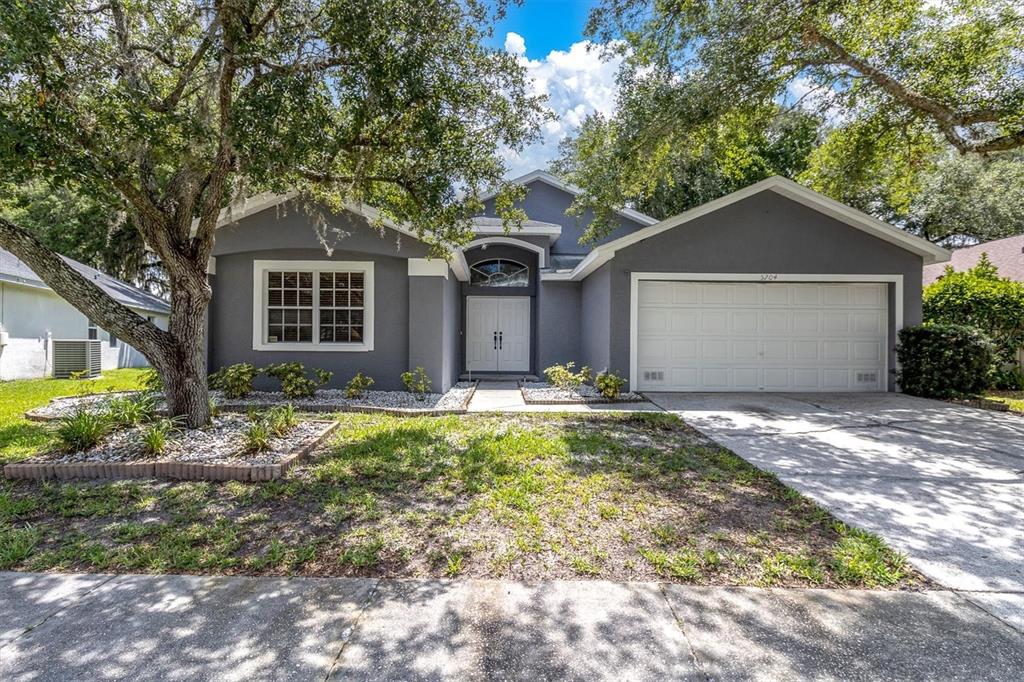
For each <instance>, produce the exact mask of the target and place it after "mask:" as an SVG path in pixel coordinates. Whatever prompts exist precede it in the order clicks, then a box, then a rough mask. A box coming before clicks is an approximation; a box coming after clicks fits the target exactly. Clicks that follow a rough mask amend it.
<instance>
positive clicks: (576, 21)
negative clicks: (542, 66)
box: [491, 0, 597, 59]
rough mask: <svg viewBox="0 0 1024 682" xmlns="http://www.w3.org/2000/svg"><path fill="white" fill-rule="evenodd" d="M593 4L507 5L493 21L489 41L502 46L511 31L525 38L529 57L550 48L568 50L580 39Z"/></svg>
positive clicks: (536, 0)
mask: <svg viewBox="0 0 1024 682" xmlns="http://www.w3.org/2000/svg"><path fill="white" fill-rule="evenodd" d="M596 4H597V3H596V2H591V1H590V0H526V2H524V3H523V4H522V5H520V6H518V7H517V6H516V5H511V6H510V7H509V9H508V14H507V15H506V16H505V18H504V19H503V20H502V21H501V22H499V23H498V24H496V25H495V28H494V38H493V40H492V41H491V45H492V47H502V46H503V45H504V44H505V34H506V33H508V32H509V31H512V32H514V33H518V34H519V35H521V36H523V38H525V39H526V48H527V49H526V56H527V57H529V58H530V59H541V58H543V57H545V56H546V55H547V54H548V53H549V52H551V51H552V50H568V49H569V47H570V46H571V45H572V44H573V43H575V42H578V41H580V40H583V25H584V24H585V23H586V22H587V15H588V14H589V12H590V8H591V7H593V6H594V5H596Z"/></svg>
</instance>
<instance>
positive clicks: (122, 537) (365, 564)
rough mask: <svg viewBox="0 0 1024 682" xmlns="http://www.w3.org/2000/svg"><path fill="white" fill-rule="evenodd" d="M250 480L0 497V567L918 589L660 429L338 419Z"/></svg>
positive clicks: (600, 421)
mask: <svg viewBox="0 0 1024 682" xmlns="http://www.w3.org/2000/svg"><path fill="white" fill-rule="evenodd" d="M339 418H340V420H341V428H340V429H339V430H338V431H337V434H338V435H337V436H336V437H335V438H334V440H333V441H331V442H330V444H329V445H327V446H325V447H324V448H322V449H321V451H320V452H319V454H318V455H317V457H316V458H315V459H314V460H313V461H311V462H309V463H306V464H304V465H302V466H299V467H297V468H296V469H293V470H292V473H290V474H289V477H288V478H287V479H284V480H280V481H270V482H265V483H237V482H227V483H185V482H166V481H147V482H119V483H107V484H90V483H72V484H57V483H36V482H28V481H5V482H3V483H0V569H11V568H13V569H22V570H69V571H72V570H75V571H81V570H87V571H88V570H92V571H133V572H139V571H143V572H145V571H152V572H161V571H163V572H198V573H247V574H300V575H362V576H389V577H402V576H459V577H493V578H499V577H500V578H510V579H523V580H540V579H561V578H587V577H595V578H605V579H611V580H669V581H679V582H690V583H698V584H742V585H818V586H826V587H829V586H858V587H863V586H869V587H870V586H895V587H908V586H914V585H921V584H923V582H922V580H923V579H921V578H920V577H919V576H918V575H917V574H916V573H915V572H914V571H913V570H912V569H911V568H910V567H909V566H907V565H906V564H905V563H904V561H903V559H902V557H900V556H898V555H896V554H895V553H893V552H892V551H890V550H889V549H888V548H886V547H885V546H884V545H883V544H882V543H881V541H879V540H878V539H877V538H875V537H874V536H871V535H867V534H864V533H861V532H859V531H856V530H853V529H848V528H846V527H844V526H842V525H841V524H839V523H837V522H836V521H835V520H834V519H833V518H832V517H830V516H829V514H828V513H827V512H825V511H823V510H822V509H820V508H818V507H816V506H815V505H814V504H813V503H811V502H810V501H808V500H807V499H805V498H803V497H801V496H800V495H799V494H797V493H796V492H794V491H792V490H789V489H787V488H785V487H784V486H782V485H781V484H780V483H779V482H778V481H777V480H776V479H775V478H774V477H773V476H771V475H768V474H765V473H763V472H761V471H759V470H758V469H756V468H754V467H752V466H750V465H749V464H747V463H746V462H745V461H743V460H742V459H740V458H738V457H736V456H735V455H733V454H732V453H731V452H729V451H727V450H724V449H722V448H720V447H718V446H716V445H715V444H713V443H711V442H710V441H708V440H707V439H705V438H704V437H703V436H701V435H700V434H698V433H697V432H695V431H693V430H692V429H690V428H689V427H687V426H685V425H684V424H683V423H682V422H680V421H679V420H678V419H676V418H674V417H671V416H669V415H665V414H637V415H632V416H628V415H627V416H602V417H589V416H583V415H552V414H543V415H500V416H495V415H487V416H472V417H459V416H450V417H419V418H406V419H402V418H396V417H390V416H383V415H359V414H344V415H340V417H339Z"/></svg>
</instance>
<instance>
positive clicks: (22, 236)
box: [0, 217, 172, 363]
mask: <svg viewBox="0 0 1024 682" xmlns="http://www.w3.org/2000/svg"><path fill="white" fill-rule="evenodd" d="M0 246H3V247H4V248H5V249H8V250H9V251H10V252H11V253H13V254H14V255H15V256H17V257H18V258H20V259H21V260H23V261H25V263H27V264H28V266H29V267H30V268H32V271H33V272H35V273H36V274H37V275H39V277H40V278H41V279H42V280H43V281H44V282H45V283H46V284H47V285H48V286H49V287H50V288H51V289H53V290H54V291H55V292H57V294H58V295H59V296H61V297H62V298H63V299H64V300H66V301H67V302H68V303H70V304H71V305H73V306H74V307H75V308H78V309H79V310H80V311H82V312H83V313H84V314H85V315H86V316H87V317H88V318H89V319H90V320H91V321H92V322H95V323H96V324H98V325H99V326H100V327H102V328H103V329H105V330H107V331H109V332H113V333H114V334H116V335H117V336H119V337H120V338H122V339H124V340H125V341H127V342H128V344H129V345H131V346H133V347H134V348H135V349H137V350H138V351H139V352H140V353H142V354H143V355H145V356H146V358H147V359H148V360H149V361H150V362H151V363H152V362H154V358H155V357H156V354H157V352H158V348H160V347H162V346H163V347H167V346H169V345H171V344H172V341H171V338H170V335H169V334H168V333H167V332H165V331H163V330H162V329H160V328H159V327H157V326H156V325H155V324H153V323H152V322H148V321H147V320H146V319H145V318H143V317H142V316H141V315H139V314H138V313H136V312H135V311H133V310H132V309H131V308H128V307H127V306H125V305H122V304H121V303H118V302H117V301H115V300H114V299H113V298H111V297H110V296H109V295H108V294H107V293H106V292H105V291H103V290H102V289H100V288H99V287H98V286H97V285H96V284H95V283H94V282H93V281H92V280H90V279H89V278H87V277H85V276H83V275H82V274H81V273H79V272H78V271H77V270H75V269H74V268H73V267H71V265H70V264H68V262H67V261H66V260H64V258H63V257H61V256H60V255H58V254H56V253H54V252H53V251H51V250H50V249H48V248H46V247H45V246H43V244H42V242H40V241H39V240H38V239H36V237H35V236H33V235H32V234H30V233H29V232H27V231H25V230H24V229H22V228H20V227H18V226H17V225H15V224H14V223H12V222H10V221H9V220H7V219H6V218H3V217H0Z"/></svg>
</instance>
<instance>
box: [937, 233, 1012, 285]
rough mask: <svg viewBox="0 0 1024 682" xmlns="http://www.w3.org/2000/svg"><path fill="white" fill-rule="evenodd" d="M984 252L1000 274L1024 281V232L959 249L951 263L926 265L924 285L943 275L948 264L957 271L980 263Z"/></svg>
mask: <svg viewBox="0 0 1024 682" xmlns="http://www.w3.org/2000/svg"><path fill="white" fill-rule="evenodd" d="M983 253H987V254H988V259H989V260H990V261H991V262H992V265H994V266H996V269H997V270H999V274H1000V275H1002V276H1003V277H1008V278H1010V279H1012V280H1014V281H1016V282H1024V234H1022V235H1017V236H1016V237H1007V238H1005V239H996V240H995V241H991V242H985V243H984V244H976V245H975V246H968V247H966V248H963V249H957V250H955V251H953V257H952V258H951V259H950V260H949V263H935V264H934V265H926V266H924V281H923V284H924V286H928V285H929V284H931V283H932V282H934V281H935V280H937V279H938V278H939V277H942V273H943V272H945V271H946V266H947V265H951V266H952V267H953V270H955V271H957V272H963V271H964V270H970V269H971V268H973V267H974V266H975V265H977V264H978V261H979V260H981V254H983Z"/></svg>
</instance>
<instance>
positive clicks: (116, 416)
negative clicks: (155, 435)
mask: <svg viewBox="0 0 1024 682" xmlns="http://www.w3.org/2000/svg"><path fill="white" fill-rule="evenodd" d="M155 415H156V400H155V399H154V398H153V396H152V395H148V394H142V395H140V396H137V397H131V398H129V397H124V398H114V399H113V400H111V401H110V402H109V403H107V417H108V418H109V419H110V421H111V422H113V424H114V425H115V426H138V425H139V424H142V423H145V422H148V421H152V420H153V417H154V416H155Z"/></svg>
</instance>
